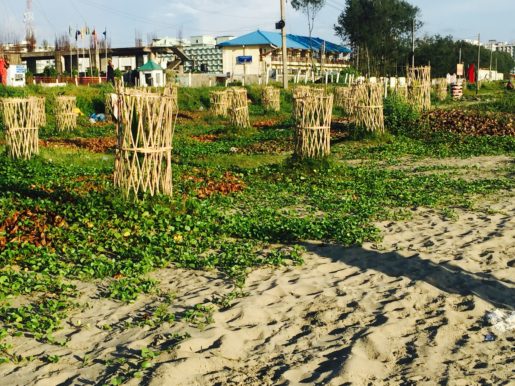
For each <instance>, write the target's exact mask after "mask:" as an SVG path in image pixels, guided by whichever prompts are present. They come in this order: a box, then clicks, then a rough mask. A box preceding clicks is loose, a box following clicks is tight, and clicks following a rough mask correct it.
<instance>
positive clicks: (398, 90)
mask: <svg viewBox="0 0 515 386" xmlns="http://www.w3.org/2000/svg"><path fill="white" fill-rule="evenodd" d="M394 92H395V94H396V95H397V96H398V97H399V98H400V99H402V100H404V101H408V86H407V85H404V86H401V85H399V84H397V85H396V86H395V91H394Z"/></svg>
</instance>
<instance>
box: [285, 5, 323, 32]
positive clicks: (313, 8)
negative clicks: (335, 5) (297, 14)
mask: <svg viewBox="0 0 515 386" xmlns="http://www.w3.org/2000/svg"><path fill="white" fill-rule="evenodd" d="M324 5H325V0H292V1H291V6H292V7H293V9H295V10H297V11H301V12H302V13H304V14H305V15H306V16H307V18H308V30H309V37H311V33H312V32H313V26H314V25H315V18H316V16H317V14H318V12H320V10H321V9H322V8H323V7H324Z"/></svg>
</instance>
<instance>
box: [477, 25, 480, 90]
mask: <svg viewBox="0 0 515 386" xmlns="http://www.w3.org/2000/svg"><path fill="white" fill-rule="evenodd" d="M480 58H481V34H477V79H476V95H477V93H478V92H479V62H480Z"/></svg>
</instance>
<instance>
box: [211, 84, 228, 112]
mask: <svg viewBox="0 0 515 386" xmlns="http://www.w3.org/2000/svg"><path fill="white" fill-rule="evenodd" d="M209 109H210V110H211V113H213V114H214V115H218V116H221V117H226V116H227V112H228V110H229V94H228V90H223V91H211V92H210V93H209Z"/></svg>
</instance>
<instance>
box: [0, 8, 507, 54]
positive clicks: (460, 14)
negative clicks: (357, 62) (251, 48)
mask: <svg viewBox="0 0 515 386" xmlns="http://www.w3.org/2000/svg"><path fill="white" fill-rule="evenodd" d="M287 1H288V4H287V9H286V17H287V18H286V20H287V31H288V33H293V34H299V35H307V33H308V29H307V21H306V20H307V19H306V16H305V15H304V14H302V13H301V12H298V11H294V10H293V9H292V8H291V5H290V4H289V3H290V1H289V0H287ZM408 2H409V3H411V4H412V5H415V6H417V7H419V8H420V16H421V20H422V21H423V23H424V25H423V27H422V29H421V30H419V31H418V32H417V36H423V35H424V34H429V35H433V34H436V33H438V34H440V35H452V36H453V37H455V38H459V39H477V34H478V33H480V34H481V41H487V40H490V39H495V40H498V41H515V0H490V1H485V0H408ZM25 4H26V1H24V0H0V40H2V37H5V36H13V35H14V36H17V37H18V38H23V37H24V34H25V32H24V30H25V29H24V24H23V15H24V12H25ZM279 4H280V3H279V0H217V1H215V0H137V1H136V0H109V1H103V0H32V11H33V14H34V21H33V25H34V29H35V32H36V38H37V39H38V42H41V41H42V40H43V39H46V40H48V41H49V42H50V43H51V44H53V42H54V39H55V36H56V35H62V34H64V33H68V30H69V27H70V26H71V27H72V28H73V29H75V28H77V27H80V26H83V25H85V24H87V25H88V26H89V27H90V28H91V29H93V28H95V29H96V30H97V31H100V32H102V31H104V29H107V33H108V37H109V38H110V40H111V46H112V47H123V46H133V45H134V39H135V35H136V31H138V34H139V35H140V36H141V37H142V38H143V41H144V42H146V41H147V39H148V38H149V37H151V36H153V35H155V36H158V37H164V36H169V37H177V36H179V34H180V33H181V32H180V31H182V36H183V37H185V38H187V37H189V36H191V35H202V34H205V35H213V36H219V35H234V36H239V35H242V34H244V33H247V32H251V31H254V30H256V29H261V30H265V31H273V30H274V27H275V22H276V21H278V20H279V19H280V10H279ZM344 5H345V0H326V5H325V7H324V8H323V9H322V10H321V11H320V13H319V14H318V16H317V18H316V20H315V28H314V31H313V35H314V36H318V37H321V38H323V39H326V40H329V41H332V42H335V43H341V40H340V38H338V37H336V36H335V35H334V32H333V26H334V24H335V23H336V22H337V19H338V16H339V15H340V13H341V11H342V10H343V8H344Z"/></svg>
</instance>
